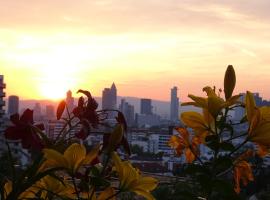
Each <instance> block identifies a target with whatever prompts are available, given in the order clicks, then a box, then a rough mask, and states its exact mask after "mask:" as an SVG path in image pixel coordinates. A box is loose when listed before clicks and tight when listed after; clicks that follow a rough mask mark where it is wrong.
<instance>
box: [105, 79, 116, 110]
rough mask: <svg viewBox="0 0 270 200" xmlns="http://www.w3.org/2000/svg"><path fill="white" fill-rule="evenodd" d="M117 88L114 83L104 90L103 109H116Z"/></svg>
mask: <svg viewBox="0 0 270 200" xmlns="http://www.w3.org/2000/svg"><path fill="white" fill-rule="evenodd" d="M116 105H117V89H116V86H115V84H114V83H113V84H112V86H111V88H104V90H103V92H102V109H116Z"/></svg>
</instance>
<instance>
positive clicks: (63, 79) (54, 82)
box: [38, 65, 77, 100]
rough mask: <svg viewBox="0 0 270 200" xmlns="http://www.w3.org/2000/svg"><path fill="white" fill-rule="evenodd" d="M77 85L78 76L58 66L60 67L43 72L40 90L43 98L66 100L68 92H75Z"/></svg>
mask: <svg viewBox="0 0 270 200" xmlns="http://www.w3.org/2000/svg"><path fill="white" fill-rule="evenodd" d="M76 85H77V79H76V76H75V75H73V73H70V71H68V70H65V68H64V67H59V65H58V67H55V68H48V67H47V68H46V69H45V70H43V73H42V77H41V79H40V81H39V86H38V88H39V91H40V96H41V97H42V98H44V99H51V100H60V99H63V98H65V96H66V92H67V91H68V90H74V89H75V88H76Z"/></svg>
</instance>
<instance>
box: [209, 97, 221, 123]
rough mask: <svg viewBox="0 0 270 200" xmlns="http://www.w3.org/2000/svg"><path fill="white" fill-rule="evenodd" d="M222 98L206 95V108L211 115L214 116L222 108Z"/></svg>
mask: <svg viewBox="0 0 270 200" xmlns="http://www.w3.org/2000/svg"><path fill="white" fill-rule="evenodd" d="M223 103H224V100H223V99H222V98H220V97H217V96H209V97H208V110H209V112H210V113H211V115H212V116H213V117H214V118H216V117H217V115H218V114H219V113H220V111H221V109H222V108H223Z"/></svg>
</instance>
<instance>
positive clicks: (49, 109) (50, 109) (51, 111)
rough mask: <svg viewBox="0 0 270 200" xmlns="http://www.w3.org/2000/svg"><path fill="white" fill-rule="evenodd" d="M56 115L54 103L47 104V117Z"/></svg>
mask: <svg viewBox="0 0 270 200" xmlns="http://www.w3.org/2000/svg"><path fill="white" fill-rule="evenodd" d="M54 117H55V114H54V107H53V105H47V106H46V118H47V119H53V118H54Z"/></svg>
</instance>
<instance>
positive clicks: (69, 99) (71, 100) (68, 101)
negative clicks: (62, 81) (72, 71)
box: [66, 90, 75, 113]
mask: <svg viewBox="0 0 270 200" xmlns="http://www.w3.org/2000/svg"><path fill="white" fill-rule="evenodd" d="M66 104H67V108H68V110H69V112H70V113H71V112H72V111H73V109H74V108H75V105H74V97H73V96H72V92H71V91H70V90H69V91H67V95H66Z"/></svg>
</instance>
